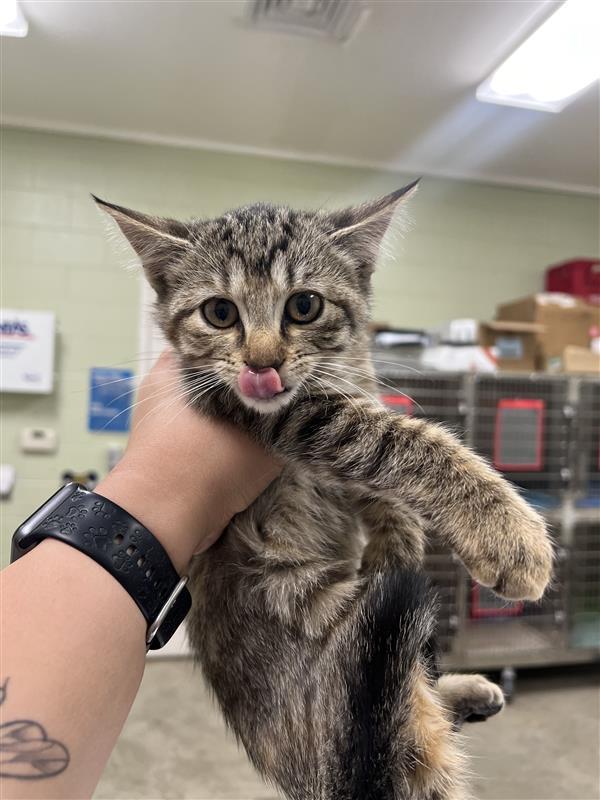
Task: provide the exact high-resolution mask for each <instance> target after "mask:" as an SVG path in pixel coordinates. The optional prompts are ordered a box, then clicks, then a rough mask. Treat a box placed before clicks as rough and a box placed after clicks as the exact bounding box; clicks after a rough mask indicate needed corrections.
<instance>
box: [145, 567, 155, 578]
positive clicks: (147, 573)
mask: <svg viewBox="0 0 600 800" xmlns="http://www.w3.org/2000/svg"><path fill="white" fill-rule="evenodd" d="M153 572H154V570H152V569H147V570H146V577H147V578H151V577H152V574H153Z"/></svg>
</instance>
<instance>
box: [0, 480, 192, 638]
mask: <svg viewBox="0 0 600 800" xmlns="http://www.w3.org/2000/svg"><path fill="white" fill-rule="evenodd" d="M43 539H58V540H59V541H61V542H65V543H66V544H69V545H71V546H72V547H75V548H76V549H77V550H80V551H81V552H82V553H85V555H86V556H89V557H90V558H93V559H94V561H96V562H98V564H100V565H101V566H102V567H104V569H106V570H107V571H108V572H110V574H111V575H112V576H113V577H114V578H116V580H118V581H119V583H120V584H121V586H122V587H123V588H124V589H125V590H126V591H127V592H128V593H129V594H130V595H131V597H132V598H133V600H134V601H135V603H136V604H137V606H138V608H139V609H140V611H141V612H142V614H143V615H144V618H145V620H146V622H147V624H148V629H147V634H146V644H147V646H148V649H151V650H157V649H159V648H161V647H164V645H165V644H166V643H167V642H168V641H169V639H170V638H171V636H172V635H173V634H174V633H175V631H176V630H177V628H178V627H179V626H180V625H181V623H182V622H183V620H184V618H185V616H186V614H187V613H188V611H189V610H190V608H191V605H192V598H191V596H190V593H189V591H188V590H187V588H186V583H187V581H188V578H187V577H183V578H182V577H180V576H179V573H178V572H177V570H176V569H175V567H174V566H173V564H172V563H171V559H170V558H169V556H168V555H167V553H166V551H165V549H164V547H163V546H162V545H161V543H160V542H159V541H158V539H156V538H155V537H154V536H153V535H152V534H151V533H150V531H149V530H148V529H147V528H145V527H144V526H143V525H142V524H141V523H140V522H138V520H137V519H135V518H134V517H132V516H131V514H128V513H127V511H124V510H123V509H122V508H120V506H118V505H117V504H116V503H113V502H112V501H111V500H107V499H106V498H105V497H102V496H101V495H99V494H94V492H89V491H88V490H87V489H84V488H83V487H82V486H80V485H79V484H77V483H68V484H67V485H66V486H63V487H62V489H59V490H58V492H56V494H54V495H52V497H51V498H50V499H49V500H47V501H46V502H45V503H44V505H43V506H41V507H40V508H38V510H37V511H36V512H34V513H33V514H32V515H31V516H30V517H29V519H28V520H26V521H25V522H24V523H23V524H22V525H21V526H20V527H19V528H17V530H16V531H15V533H14V536H13V539H12V549H11V557H10V560H11V563H12V562H13V561H16V560H17V559H18V558H20V557H21V556H23V555H25V553H28V552H29V551H30V550H32V549H33V548H34V547H35V546H36V545H37V544H39V543H40V542H41V541H42V540H43Z"/></svg>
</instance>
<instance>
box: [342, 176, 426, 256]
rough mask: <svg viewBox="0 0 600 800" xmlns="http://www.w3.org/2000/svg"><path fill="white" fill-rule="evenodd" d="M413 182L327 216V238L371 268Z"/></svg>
mask: <svg viewBox="0 0 600 800" xmlns="http://www.w3.org/2000/svg"><path fill="white" fill-rule="evenodd" d="M420 180H421V179H420V178H417V180H416V181H413V182H412V183H409V184H407V185H406V186H403V187H402V188H401V189H397V190H396V191H395V192H392V193H391V194H388V195H385V197H380V198H378V199H377V200H373V201H371V202H370V203H363V204H362V205H360V206H353V207H351V208H347V209H344V210H343V211H334V212H333V213H332V214H329V215H328V221H330V222H331V223H332V228H331V230H330V231H329V236H330V238H331V239H332V240H333V241H334V242H336V243H337V244H339V245H341V246H343V247H345V249H347V250H348V252H349V253H350V254H351V255H354V256H356V258H357V259H358V260H359V261H360V263H361V264H363V265H365V266H367V267H369V268H370V269H373V267H374V266H375V260H376V258H377V254H378V252H379V245H380V244H381V240H382V239H383V236H384V234H385V232H386V231H387V229H388V227H389V224H390V222H391V221H392V218H393V216H394V214H395V213H396V211H397V210H398V207H399V206H400V205H401V204H403V203H404V202H405V201H406V200H408V198H409V197H411V196H412V195H414V194H415V192H416V191H417V188H418V186H419V181H420Z"/></svg>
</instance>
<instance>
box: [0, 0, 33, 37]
mask: <svg viewBox="0 0 600 800" xmlns="http://www.w3.org/2000/svg"><path fill="white" fill-rule="evenodd" d="M28 28H29V26H28V24H27V20H26V19H25V17H24V16H23V12H22V11H21V9H20V8H19V6H18V4H17V0H0V36H27V30H28Z"/></svg>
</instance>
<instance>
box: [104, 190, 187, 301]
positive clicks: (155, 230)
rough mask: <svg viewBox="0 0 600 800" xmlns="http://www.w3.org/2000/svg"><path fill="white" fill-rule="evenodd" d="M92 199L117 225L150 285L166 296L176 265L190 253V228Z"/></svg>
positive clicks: (172, 221)
mask: <svg viewBox="0 0 600 800" xmlns="http://www.w3.org/2000/svg"><path fill="white" fill-rule="evenodd" d="M92 198H93V199H94V201H95V202H96V204H97V206H98V207H99V208H100V209H102V211H105V212H106V213H107V214H108V215H109V216H110V217H112V219H113V220H114V221H115V222H116V223H117V225H118V226H119V228H120V229H121V232H122V233H123V235H124V236H125V238H126V239H127V241H128V242H129V244H130V245H131V246H132V247H133V249H134V250H135V252H136V253H137V255H138V256H139V258H140V260H141V262H142V265H143V267H144V271H145V273H146V277H147V278H148V280H149V282H150V284H151V285H152V287H153V288H154V289H155V291H156V292H157V293H158V295H159V296H160V295H163V294H164V293H165V292H166V290H167V287H168V285H169V279H170V274H171V273H172V272H173V271H174V268H175V265H176V264H177V263H178V262H180V261H181V259H182V258H183V257H184V256H185V255H186V254H187V253H188V252H189V251H190V248H191V245H190V241H189V236H190V230H189V228H188V226H187V225H185V223H183V222H178V221H177V220H175V219H168V218H166V217H153V216H150V215H149V214H142V213H141V212H139V211H132V210H131V209H130V208H123V207H122V206H116V205H114V204H113V203H107V202H106V200H101V199H100V198H99V197H96V196H95V195H92Z"/></svg>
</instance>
